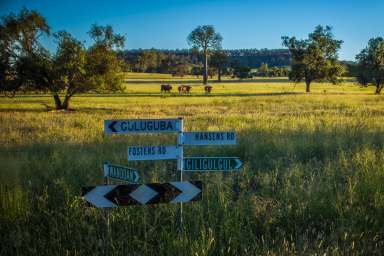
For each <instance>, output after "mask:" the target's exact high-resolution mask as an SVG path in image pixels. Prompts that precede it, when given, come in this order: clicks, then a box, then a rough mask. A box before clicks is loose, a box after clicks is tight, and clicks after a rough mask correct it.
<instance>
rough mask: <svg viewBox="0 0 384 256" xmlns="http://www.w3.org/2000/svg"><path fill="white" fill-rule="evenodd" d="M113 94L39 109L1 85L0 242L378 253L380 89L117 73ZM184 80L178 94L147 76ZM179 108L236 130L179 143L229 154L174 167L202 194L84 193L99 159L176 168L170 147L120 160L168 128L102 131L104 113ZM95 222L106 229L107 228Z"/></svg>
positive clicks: (67, 250)
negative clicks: (180, 215)
mask: <svg viewBox="0 0 384 256" xmlns="http://www.w3.org/2000/svg"><path fill="white" fill-rule="evenodd" d="M126 79H127V80H126V92H125V93H122V94H106V95H95V94H84V95H78V96H75V97H74V98H73V101H72V104H71V107H72V108H73V109H74V111H68V112H63V111H59V112H57V111H47V108H46V106H45V105H44V104H49V105H51V106H53V100H52V98H51V97H50V96H49V95H42V94H29V95H18V96H17V97H16V98H14V99H9V98H5V97H1V98H0V152H1V153H0V163H1V164H0V195H1V196H0V239H1V241H2V242H1V246H0V255H33V254H38V255H84V254H89V255H102V254H103V253H104V252H105V251H107V252H108V254H109V255H290V254H291V255H292V254H302V255H309V254H317V255H323V254H324V253H325V254H329V255H372V254H376V255H380V254H383V252H384V185H383V184H384V169H383V165H384V97H383V96H377V95H374V94H373V88H360V87H358V86H357V85H356V84H355V83H354V82H352V81H348V82H345V83H343V84H342V85H337V86H334V85H329V84H314V85H313V87H312V89H313V93H311V94H305V93H303V92H304V85H303V84H297V85H295V84H292V83H290V82H288V81H287V80H286V79H255V80H248V81H242V82H239V81H236V80H231V79H227V80H225V81H224V82H222V83H211V84H212V85H213V94H212V95H204V93H203V87H202V86H201V85H199V81H198V80H196V78H193V77H186V78H174V77H171V76H167V75H163V76H160V75H150V74H146V75H140V76H138V75H137V74H129V73H128V74H127V75H126ZM162 82H170V83H171V84H172V85H177V84H179V83H190V84H192V85H193V88H192V93H191V95H189V96H182V97H181V96H178V95H177V94H176V93H175V92H176V90H175V89H174V93H172V94H170V95H161V94H160V83H162ZM178 116H182V117H184V126H185V130H186V131H194V130H196V131H199V130H201V131H204V130H211V131H214V130H236V131H237V133H238V145H236V146H226V147H190V148H187V149H186V150H185V155H186V156H196V155H207V156H239V157H240V158H241V159H242V160H243V162H244V168H243V170H242V171H241V172H239V173H209V174H199V173H190V174H185V175H184V178H185V179H187V180H202V181H203V186H204V190H203V198H202V200H201V201H199V202H194V203H189V204H184V228H185V233H184V234H183V235H182V236H179V235H178V233H177V225H176V215H177V209H178V206H177V205H169V204H164V205H154V206H143V207H121V208H119V209H117V210H112V211H109V213H110V227H109V232H107V227H106V220H105V212H106V211H103V210H100V209H94V208H88V207H85V205H84V202H83V201H82V199H81V197H80V190H81V187H82V186H91V185H96V184H101V183H102V182H103V179H102V163H103V162H104V161H107V160H108V161H109V162H111V163H116V164H122V165H129V166H131V167H135V168H137V169H138V170H139V171H140V174H141V177H142V182H143V183H145V182H168V181H174V180H177V179H178V176H177V173H176V161H154V162H148V161H146V162H144V161H141V162H132V163H131V162H130V163H128V161H127V159H126V149H127V146H128V145H161V144H165V145H167V144H174V143H176V136H175V135H135V136H103V120H105V119H114V118H127V119H128V118H165V117H167V118H170V117H178ZM107 233H108V235H106V234H107Z"/></svg>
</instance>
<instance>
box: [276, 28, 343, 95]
mask: <svg viewBox="0 0 384 256" xmlns="http://www.w3.org/2000/svg"><path fill="white" fill-rule="evenodd" d="M282 40H283V45H284V46H286V47H287V48H288V49H289V51H290V53H291V56H292V61H291V72H290V73H289V78H290V79H291V80H293V81H295V82H300V81H303V80H304V81H305V83H306V92H310V85H311V82H312V81H322V80H326V81H329V82H332V83H337V82H338V81H339V80H338V78H339V77H340V76H341V75H342V74H343V72H344V67H343V66H342V65H341V64H340V62H339V61H338V54H337V51H338V50H339V49H340V47H341V44H342V43H343V41H341V40H336V39H334V36H333V33H332V28H331V27H329V26H326V27H323V26H317V27H316V28H315V30H314V32H312V33H310V34H309V36H308V39H305V40H297V39H296V38H295V37H287V36H284V37H282Z"/></svg>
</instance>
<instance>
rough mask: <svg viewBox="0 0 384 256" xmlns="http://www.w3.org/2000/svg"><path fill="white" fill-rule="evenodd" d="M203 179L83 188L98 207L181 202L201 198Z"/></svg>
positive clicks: (92, 203) (86, 196)
mask: <svg viewBox="0 0 384 256" xmlns="http://www.w3.org/2000/svg"><path fill="white" fill-rule="evenodd" d="M202 188H203V185H202V182H201V181H180V182H177V181H176V182H168V183H148V184H125V185H100V186H96V187H88V188H83V189H84V190H83V197H84V199H85V200H86V201H87V202H88V203H90V204H91V205H93V206H95V207H97V208H115V207H119V206H129V205H145V204H160V203H181V202H191V201H197V200H200V199H201V191H202Z"/></svg>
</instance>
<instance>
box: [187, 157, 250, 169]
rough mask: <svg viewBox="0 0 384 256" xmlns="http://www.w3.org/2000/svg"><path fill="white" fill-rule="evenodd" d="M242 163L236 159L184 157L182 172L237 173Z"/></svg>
mask: <svg viewBox="0 0 384 256" xmlns="http://www.w3.org/2000/svg"><path fill="white" fill-rule="evenodd" d="M242 165H243V163H242V162H241V160H240V159H239V158H238V157H186V158H184V171H192V172H196V171H239V170H240V168H241V167H242Z"/></svg>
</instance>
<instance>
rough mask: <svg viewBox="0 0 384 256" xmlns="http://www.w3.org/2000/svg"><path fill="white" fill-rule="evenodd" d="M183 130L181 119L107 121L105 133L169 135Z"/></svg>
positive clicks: (105, 122)
mask: <svg viewBox="0 0 384 256" xmlns="http://www.w3.org/2000/svg"><path fill="white" fill-rule="evenodd" d="M180 129H181V125H180V119H133V120H105V121H104V133H105V134H107V135H110V134H127V133H169V132H178V131H180Z"/></svg>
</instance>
